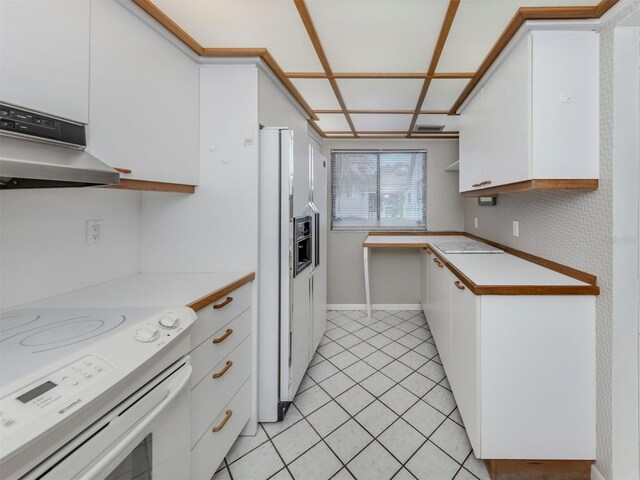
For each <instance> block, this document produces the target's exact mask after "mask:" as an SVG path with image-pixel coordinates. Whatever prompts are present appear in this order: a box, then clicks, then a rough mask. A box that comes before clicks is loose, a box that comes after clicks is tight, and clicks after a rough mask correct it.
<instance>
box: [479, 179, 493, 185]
mask: <svg viewBox="0 0 640 480" xmlns="http://www.w3.org/2000/svg"><path fill="white" fill-rule="evenodd" d="M481 185H482V186H485V185H491V180H485V181H484V182H482V183H481Z"/></svg>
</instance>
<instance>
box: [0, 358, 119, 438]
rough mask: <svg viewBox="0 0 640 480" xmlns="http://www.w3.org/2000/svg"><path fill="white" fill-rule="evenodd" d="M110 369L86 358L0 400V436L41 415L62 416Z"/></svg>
mask: <svg viewBox="0 0 640 480" xmlns="http://www.w3.org/2000/svg"><path fill="white" fill-rule="evenodd" d="M112 370H113V367H112V366H111V365H110V364H109V363H107V362H106V361H105V360H103V359H101V358H99V357H97V356H95V355H87V356H85V357H83V358H81V359H79V360H76V361H75V362H73V363H72V364H70V365H67V366H66V367H63V368H61V369H60V370H58V371H56V372H53V373H52V374H51V375H48V376H47V377H45V378H43V379H41V380H40V381H38V382H35V383H33V384H31V385H29V386H28V387H25V388H23V389H20V390H18V391H17V392H14V393H13V394H11V395H8V396H6V397H4V398H3V399H2V400H0V433H2V434H8V433H11V431H12V430H14V429H16V428H20V426H21V424H22V423H23V422H25V421H32V420H33V419H34V418H35V417H39V416H40V415H44V414H55V415H63V414H65V413H66V412H67V411H69V410H72V409H73V408H74V407H76V406H77V405H79V404H80V403H81V402H82V400H81V395H80V392H81V391H82V390H84V389H85V388H87V387H88V386H91V385H92V384H94V383H96V382H98V381H99V380H100V378H101V377H103V376H104V375H106V374H107V373H109V372H111V371H112Z"/></svg>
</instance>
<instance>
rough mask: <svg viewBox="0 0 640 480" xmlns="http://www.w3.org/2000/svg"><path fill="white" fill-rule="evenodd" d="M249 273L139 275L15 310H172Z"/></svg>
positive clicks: (46, 299) (20, 306)
mask: <svg viewBox="0 0 640 480" xmlns="http://www.w3.org/2000/svg"><path fill="white" fill-rule="evenodd" d="M248 273H250V272H225V273H138V274H135V275H130V276H128V277H123V278H119V279H117V280H112V281H109V282H104V283H100V284H98V285H93V286H91V287H87V288H82V289H80V290H75V291H73V292H69V293H65V294H62V295H57V296H54V297H49V298H45V299H43V300H38V301H36V302H31V303H28V304H24V305H19V306H17V307H13V308H12V310H13V309H14V308H90V307H94V308H110V307H160V308H164V307H172V306H183V305H189V304H190V303H193V302H195V301H196V300H198V299H200V298H202V297H204V296H206V295H209V294H211V293H213V292H215V291H216V290H220V289H222V288H224V287H225V286H227V285H229V284H231V283H233V282H235V281H237V280H239V279H241V278H242V277H244V276H245V275H247V274H248Z"/></svg>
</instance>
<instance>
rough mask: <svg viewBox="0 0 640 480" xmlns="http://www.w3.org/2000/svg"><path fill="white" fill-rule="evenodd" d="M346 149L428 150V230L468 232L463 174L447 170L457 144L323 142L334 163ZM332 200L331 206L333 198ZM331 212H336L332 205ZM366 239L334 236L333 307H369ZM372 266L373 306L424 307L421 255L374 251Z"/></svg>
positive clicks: (455, 157)
mask: <svg viewBox="0 0 640 480" xmlns="http://www.w3.org/2000/svg"><path fill="white" fill-rule="evenodd" d="M341 148H371V149H379V148H381V149H394V148H399V149H408V148H415V149H426V150H427V229H428V230H430V231H438V230H457V231H461V230H463V226H464V215H463V201H462V197H461V196H460V195H459V194H458V173H457V172H445V171H444V169H445V168H446V167H448V166H449V165H451V164H452V163H453V162H455V161H456V160H458V141H457V140H331V141H325V142H324V143H323V151H324V154H325V155H326V156H327V159H329V160H330V158H331V150H332V149H341ZM329 163H330V162H329ZM329 175H331V172H329ZM329 188H331V187H330V186H329ZM328 198H329V203H330V202H331V195H329V196H328ZM328 211H329V212H331V205H329V206H328ZM366 236H367V232H366V231H361V232H358V231H356V232H345V231H329V235H328V237H329V238H328V247H329V251H328V257H329V263H328V269H329V270H328V277H327V303H329V304H334V305H335V304H363V303H364V302H365V298H364V264H363V259H362V242H363V241H364V239H365V238H366ZM370 264H371V299H372V302H373V303H385V304H389V303H391V304H417V303H419V301H420V257H419V252H418V251H417V250H415V249H384V252H377V251H375V250H374V251H373V252H372V254H371V260H370Z"/></svg>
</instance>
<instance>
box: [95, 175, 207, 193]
mask: <svg viewBox="0 0 640 480" xmlns="http://www.w3.org/2000/svg"><path fill="white" fill-rule="evenodd" d="M104 188H115V189H118V190H139V191H142V192H169V193H188V194H192V193H195V191H196V186H195V185H186V184H184V183H168V182H152V181H149V180H131V179H128V178H121V179H120V184H119V185H108V186H106V187H104Z"/></svg>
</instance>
